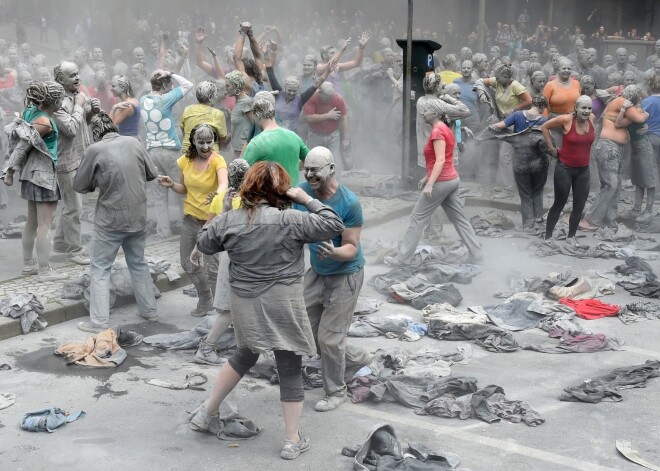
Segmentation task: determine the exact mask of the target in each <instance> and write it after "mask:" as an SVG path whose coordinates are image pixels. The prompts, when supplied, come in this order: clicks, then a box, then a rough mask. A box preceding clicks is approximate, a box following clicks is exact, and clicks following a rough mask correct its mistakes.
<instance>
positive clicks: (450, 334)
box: [428, 316, 520, 353]
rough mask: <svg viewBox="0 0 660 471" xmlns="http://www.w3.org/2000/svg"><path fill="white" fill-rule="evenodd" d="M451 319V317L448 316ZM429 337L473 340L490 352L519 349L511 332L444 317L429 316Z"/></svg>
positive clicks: (492, 326)
mask: <svg viewBox="0 0 660 471" xmlns="http://www.w3.org/2000/svg"><path fill="white" fill-rule="evenodd" d="M450 319H451V318H450ZM428 336H429V337H433V338H436V339H438V340H475V341H476V343H477V345H479V346H480V347H483V348H485V349H486V350H488V351H490V352H498V353H504V352H507V353H508V352H515V351H516V350H519V349H520V346H519V345H518V342H516V340H515V339H514V338H513V336H512V335H511V332H509V331H507V330H504V329H501V328H499V327H497V326H494V325H486V324H479V323H475V322H471V323H467V322H462V321H461V320H458V319H455V318H454V319H452V320H448V318H446V317H442V316H434V317H430V318H429V332H428Z"/></svg>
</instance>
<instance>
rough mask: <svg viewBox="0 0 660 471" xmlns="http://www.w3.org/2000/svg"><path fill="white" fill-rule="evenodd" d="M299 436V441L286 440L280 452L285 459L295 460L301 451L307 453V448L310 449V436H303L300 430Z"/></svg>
mask: <svg viewBox="0 0 660 471" xmlns="http://www.w3.org/2000/svg"><path fill="white" fill-rule="evenodd" d="M298 437H299V438H300V440H298V443H294V442H292V441H291V440H284V446H283V447H282V451H281V452H280V456H281V457H282V458H283V459H285V460H295V459H296V458H298V457H299V456H300V453H305V452H306V451H307V450H309V447H310V446H311V443H310V441H309V438H307V437H303V436H302V435H300V432H298Z"/></svg>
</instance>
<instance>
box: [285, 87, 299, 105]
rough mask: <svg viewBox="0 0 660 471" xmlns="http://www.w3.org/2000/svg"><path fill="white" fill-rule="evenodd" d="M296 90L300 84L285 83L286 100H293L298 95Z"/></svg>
mask: <svg viewBox="0 0 660 471" xmlns="http://www.w3.org/2000/svg"><path fill="white" fill-rule="evenodd" d="M298 90H300V86H299V85H298V84H293V83H291V84H287V85H285V86H284V95H285V98H286V99H287V101H291V100H293V99H294V98H295V97H296V96H297V95H298Z"/></svg>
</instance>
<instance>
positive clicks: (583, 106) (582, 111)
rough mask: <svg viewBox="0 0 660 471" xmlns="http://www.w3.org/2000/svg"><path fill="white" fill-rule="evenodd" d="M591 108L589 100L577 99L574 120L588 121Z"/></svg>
mask: <svg viewBox="0 0 660 471" xmlns="http://www.w3.org/2000/svg"><path fill="white" fill-rule="evenodd" d="M592 108H593V106H592V104H591V100H590V99H578V101H577V103H575V111H576V118H577V119H578V120H580V121H585V120H587V119H589V116H591V110H592Z"/></svg>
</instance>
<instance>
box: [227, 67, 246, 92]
mask: <svg viewBox="0 0 660 471" xmlns="http://www.w3.org/2000/svg"><path fill="white" fill-rule="evenodd" d="M225 80H226V81H227V82H229V83H231V84H232V86H233V87H234V95H235V96H238V95H240V94H241V92H242V91H243V89H244V88H245V74H244V73H243V72H241V71H240V70H232V71H231V72H229V73H228V74H226V75H225Z"/></svg>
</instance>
